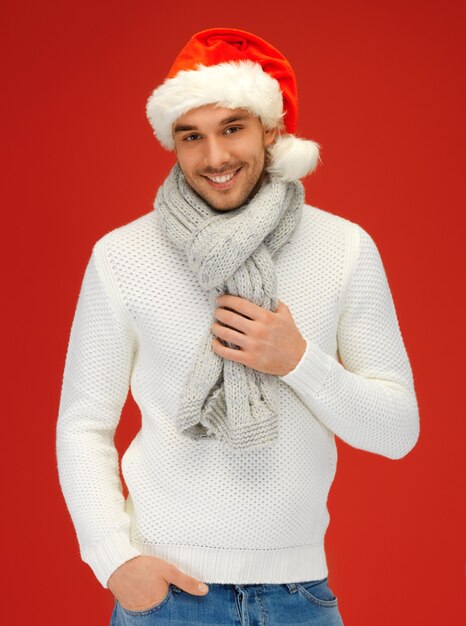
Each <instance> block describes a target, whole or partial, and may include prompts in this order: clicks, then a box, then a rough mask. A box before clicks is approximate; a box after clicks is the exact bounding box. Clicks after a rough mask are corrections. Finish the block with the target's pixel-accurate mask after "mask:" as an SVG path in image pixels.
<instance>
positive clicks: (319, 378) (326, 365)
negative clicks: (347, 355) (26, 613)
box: [279, 337, 337, 394]
mask: <svg viewBox="0 0 466 626" xmlns="http://www.w3.org/2000/svg"><path fill="white" fill-rule="evenodd" d="M304 339H305V340H306V349H305V351H304V354H303V356H302V357H301V359H300V360H299V361H298V363H297V364H296V366H295V367H294V369H292V370H291V372H288V374H285V375H284V376H279V378H280V379H281V380H283V382H285V383H287V384H288V385H290V387H292V388H293V389H294V390H295V391H297V392H298V393H302V394H309V393H313V394H316V393H317V392H318V391H319V390H320V388H321V387H322V384H323V382H324V380H325V379H326V378H327V376H328V374H329V372H330V370H331V368H332V367H333V366H334V365H335V364H336V363H337V361H336V360H335V359H334V358H332V357H331V356H330V355H329V354H327V353H326V352H324V351H323V350H322V348H321V347H320V346H318V345H317V343H315V341H311V340H310V339H308V338H307V337H304Z"/></svg>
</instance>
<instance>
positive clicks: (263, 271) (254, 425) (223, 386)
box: [154, 163, 304, 450]
mask: <svg viewBox="0 0 466 626" xmlns="http://www.w3.org/2000/svg"><path fill="white" fill-rule="evenodd" d="M303 203H304V187H303V185H302V183H301V182H299V181H295V182H292V183H291V182H290V183H284V182H280V181H277V180H275V179H274V178H273V177H270V176H268V175H267V176H266V177H265V179H264V182H263V184H262V186H261V188H260V189H259V190H258V191H257V193H256V194H255V195H254V197H253V198H252V199H250V200H249V202H248V203H247V204H246V205H244V206H241V207H237V208H236V209H234V210H230V211H228V212H225V213H224V214H220V215H219V213H218V211H214V210H213V209H212V208H211V207H210V206H209V205H208V204H207V203H206V202H204V201H203V200H202V198H201V197H200V196H199V195H198V194H197V193H195V192H194V190H193V189H192V188H191V187H190V186H189V185H188V183H187V182H186V180H185V178H184V175H183V173H182V171H181V168H180V166H179V165H178V163H176V165H175V166H174V167H173V168H172V170H171V172H170V174H169V175H168V176H167V178H166V180H165V182H164V183H163V185H161V186H160V188H159V190H158V193H157V197H156V200H155V204H154V206H155V209H156V212H155V214H156V217H159V218H160V219H161V224H162V228H163V229H164V231H165V233H166V234H167V236H168V238H169V239H170V240H171V241H172V242H173V243H174V244H175V246H176V247H177V248H179V249H180V250H181V251H182V252H184V253H185V254H186V255H187V259H188V264H189V267H190V268H191V270H192V271H193V272H194V275H195V276H196V278H197V280H198V282H199V285H200V287H201V289H203V290H205V291H206V292H207V295H208V297H209V300H210V303H211V306H212V310H213V309H214V308H215V306H216V305H215V302H216V298H217V296H219V295H221V294H224V293H228V294H231V295H234V296H240V297H241V298H246V299H248V300H250V301H251V302H254V304H257V305H258V306H260V307H262V308H265V309H267V310H269V311H275V309H276V308H277V306H278V301H277V295H276V292H277V280H276V275H275V262H274V260H275V258H276V257H277V256H278V254H279V253H280V251H281V250H282V248H283V246H285V245H286V244H287V243H288V241H289V240H290V238H291V236H292V235H293V233H294V231H295V230H296V228H297V226H298V224H299V221H300V219H301V216H302V212H303ZM214 319H215V318H214V317H213V316H212V318H211V322H213V321H214ZM213 338H214V334H213V333H212V329H211V328H209V330H208V332H207V333H206V335H205V336H204V337H203V338H202V340H201V343H200V346H199V348H198V350H197V353H196V356H195V358H194V362H193V368H192V370H191V372H190V373H189V376H188V379H187V380H186V382H185V384H184V385H183V388H182V390H181V397H180V402H179V408H178V414H177V418H176V425H177V428H178V430H179V431H180V432H182V433H186V435H188V436H190V437H192V438H193V439H201V438H205V437H211V438H216V439H219V440H221V441H223V442H225V444H226V445H229V446H231V447H232V448H235V449H238V450H246V449H248V448H258V447H262V446H268V445H271V444H273V442H274V441H275V440H276V438H277V437H278V406H277V392H276V388H277V377H276V376H272V375H271V374H265V373H263V372H260V371H258V370H255V369H252V368H249V367H246V366H245V365H243V364H242V363H238V362H236V361H233V360H231V359H224V358H222V357H221V356H219V355H218V354H216V353H215V352H214V351H213V350H212V340H213ZM222 343H225V344H226V345H227V346H228V347H230V348H232V349H237V346H235V345H234V344H233V343H230V342H228V341H226V342H223V341H222Z"/></svg>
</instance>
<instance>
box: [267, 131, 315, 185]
mask: <svg viewBox="0 0 466 626" xmlns="http://www.w3.org/2000/svg"><path fill="white" fill-rule="evenodd" d="M319 149H320V145H319V144H318V143H316V142H315V141H311V140H309V139H298V137H295V136H294V135H280V136H279V137H278V139H277V140H276V141H275V143H273V144H272V145H271V146H270V147H269V149H268V150H269V154H270V164H269V166H268V167H267V171H268V172H269V173H270V174H271V175H272V176H274V177H275V178H278V179H279V180H282V181H285V182H289V181H292V180H298V179H299V178H303V177H304V176H306V175H307V174H310V173H311V172H313V171H314V170H315V169H316V167H317V162H318V161H319V160H320V156H319Z"/></svg>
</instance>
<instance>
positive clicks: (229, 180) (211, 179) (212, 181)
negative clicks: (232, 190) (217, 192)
mask: <svg viewBox="0 0 466 626" xmlns="http://www.w3.org/2000/svg"><path fill="white" fill-rule="evenodd" d="M240 170H241V167H239V168H238V169H237V170H235V171H233V172H230V173H229V174H222V175H220V176H208V175H204V178H205V179H206V180H207V181H208V183H209V185H210V186H211V187H213V188H214V189H228V188H229V187H231V186H232V185H233V184H234V183H235V181H236V176H237V174H238V172H239V171H240Z"/></svg>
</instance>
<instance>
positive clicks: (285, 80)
mask: <svg viewBox="0 0 466 626" xmlns="http://www.w3.org/2000/svg"><path fill="white" fill-rule="evenodd" d="M214 103H215V104H218V106H221V107H226V108H230V109H237V108H243V109H246V110H248V111H249V112H250V113H252V114H253V115H257V116H258V117H259V118H260V119H261V121H262V123H263V124H264V126H265V127H266V128H277V129H278V131H279V132H278V134H277V138H276V140H275V142H274V143H273V144H272V145H271V146H270V147H269V148H268V151H269V154H270V160H269V166H268V167H267V170H268V171H269V172H270V174H271V175H273V176H275V177H277V178H279V179H280V180H283V181H292V180H298V179H299V178H302V177H304V176H306V175H307V174H309V173H311V172H313V171H314V170H315V168H316V166H317V162H318V160H319V148H320V146H319V144H318V143H316V142H315V141H311V140H306V139H298V138H297V137H296V136H295V135H294V133H295V131H296V123H297V115H298V98H297V88H296V77H295V74H294V71H293V69H292V67H291V65H290V64H289V62H288V61H287V60H286V59H285V57H284V56H283V55H282V54H281V53H280V52H279V51H278V50H277V49H276V48H274V47H273V46H272V45H270V44H269V43H267V42H266V41H264V39H261V38H260V37H258V36H257V35H253V34H252V33H248V32H246V31H244V30H238V29H236V28H209V29H207V30H204V31H201V32H199V33H196V34H195V35H193V37H192V38H191V39H190V40H189V42H188V43H187V44H186V46H185V47H184V48H183V49H182V50H181V52H180V53H179V55H178V57H177V58H176V60H175V62H174V63H173V65H172V67H171V69H170V71H169V72H168V76H167V78H166V79H165V81H164V82H163V83H162V85H160V86H159V87H157V88H156V89H155V90H154V91H153V92H152V94H151V96H150V97H149V99H148V101H147V105H146V113H147V117H148V119H149V122H150V124H151V126H152V128H153V131H154V134H155V136H156V137H157V139H158V140H159V141H160V143H161V144H162V146H163V147H164V148H166V149H167V150H173V149H174V147H175V143H174V139H173V133H172V128H173V124H174V122H175V121H176V120H177V119H178V118H179V117H180V116H182V115H184V114H185V113H186V112H187V111H190V110H191V109H194V108H197V107H200V106H203V105H206V104H214Z"/></svg>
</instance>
